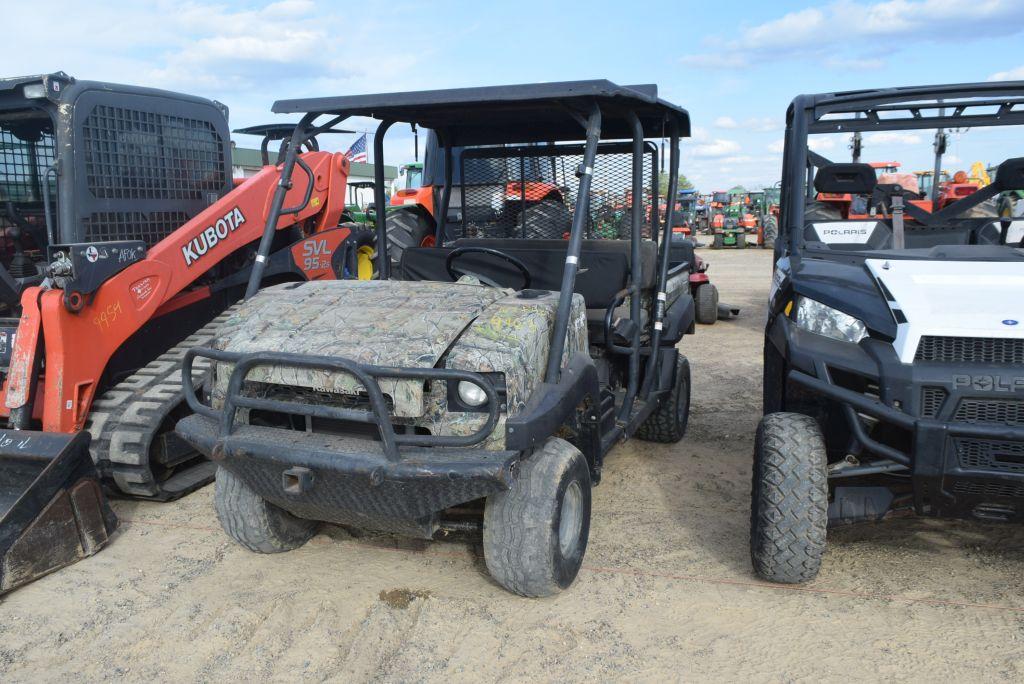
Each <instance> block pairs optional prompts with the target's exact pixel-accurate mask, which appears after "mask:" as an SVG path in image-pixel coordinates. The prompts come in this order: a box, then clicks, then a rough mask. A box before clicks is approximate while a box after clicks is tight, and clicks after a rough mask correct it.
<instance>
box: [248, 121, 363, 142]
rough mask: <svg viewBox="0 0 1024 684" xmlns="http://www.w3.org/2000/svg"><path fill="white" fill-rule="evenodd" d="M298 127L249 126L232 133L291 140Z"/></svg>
mask: <svg viewBox="0 0 1024 684" xmlns="http://www.w3.org/2000/svg"><path fill="white" fill-rule="evenodd" d="M296 126H298V124H297V123H269V124H258V125H256V126H247V127H246V128H236V129H234V130H232V131H231V132H232V133H240V134H242V135H258V136H262V137H264V138H270V139H271V140H283V139H284V138H290V137H291V136H292V133H293V132H294V131H295V127H296ZM324 133H355V131H348V130H345V129H343V128H332V129H330V130H327V131H324Z"/></svg>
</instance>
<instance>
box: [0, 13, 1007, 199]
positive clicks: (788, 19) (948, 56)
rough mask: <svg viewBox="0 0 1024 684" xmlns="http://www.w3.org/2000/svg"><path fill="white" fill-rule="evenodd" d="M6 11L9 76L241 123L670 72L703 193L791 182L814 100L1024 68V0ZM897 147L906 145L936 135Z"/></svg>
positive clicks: (689, 170) (402, 132)
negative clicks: (198, 109) (391, 101)
mask: <svg viewBox="0 0 1024 684" xmlns="http://www.w3.org/2000/svg"><path fill="white" fill-rule="evenodd" d="M3 17H4V23H5V24H6V25H7V26H8V27H17V30H7V31H5V32H4V41H3V42H2V43H0V64H2V65H3V72H4V73H3V74H2V75H3V76H20V75H27V74H37V73H46V72H52V71H58V70H62V71H65V72H67V73H68V74H70V75H72V76H74V77H76V78H79V79H83V80H104V81H113V82H119V83H129V84H133V85H143V86H151V87H157V88H164V89H169V90H176V91H180V92H187V93H190V94H194V95H201V96H204V97H209V98H213V99H217V100H219V101H221V102H223V103H225V104H226V105H228V107H229V108H230V110H231V121H230V122H231V125H232V127H233V128H237V127H243V126H249V125H254V124H260V123H267V122H269V121H276V120H286V119H287V118H288V117H277V116H275V115H272V114H271V113H270V106H271V104H272V103H273V101H274V100H276V99H281V98H290V97H313V96H328V95H348V94H361V93H380V92H394V91H401V90H419V89H433V88H448V87H464V86H483V85H498V84H511V83H530V82H541V81H563V80H578V79H589V78H606V79H609V80H611V81H614V82H616V83H619V84H631V83H655V84H657V85H658V87H659V93H660V95H661V97H663V98H664V99H667V100H669V101H671V102H673V103H675V104H678V105H681V106H683V107H685V108H687V109H688V110H689V112H690V116H691V121H692V125H693V135H692V138H690V139H688V140H686V141H684V143H683V154H682V168H681V170H682V172H683V173H684V174H685V175H686V176H687V177H688V178H689V179H690V180H691V181H692V182H693V183H694V184H695V185H697V187H698V188H700V189H701V190H703V191H711V190H714V189H724V188H727V187H731V186H732V185H735V184H742V185H745V186H747V187H748V188H758V187H763V186H765V185H771V184H772V183H773V182H774V180H775V179H777V178H778V176H779V170H780V166H781V156H782V154H781V153H782V137H783V126H784V122H785V112H786V107H787V105H788V104H789V102H790V101H791V100H792V98H793V97H794V96H795V95H797V94H800V93H813V92H829V91H837V90H851V89H861V88H874V87H890V86H906V85H922V84H929V83H948V82H969V81H986V80H1010V79H1024V51H1022V50H1020V46H1021V45H1022V44H1024V43H1022V38H1024V2H1022V1H1021V0H974V2H970V3H967V2H964V1H963V0H874V1H871V0H869V1H864V2H857V1H854V0H836V1H834V2H824V3H809V2H798V1H796V0H776V1H774V2H767V3H766V2H759V3H746V2H727V1H724V0H723V1H720V2H716V3H708V2H690V1H679V0H676V1H674V2H673V1H671V0H669V1H665V2H663V1H661V0H649V1H648V2H643V3H635V2H622V1H620V2H608V1H605V0H593V1H591V2H586V3H578V2H567V3H562V2H557V0H547V1H546V2H532V1H522V2H516V3H504V2H492V3H487V2H479V1H474V0H458V1H447V0H432V1H431V2H429V3H426V2H407V1H405V0H398V1H395V0H391V1H389V2H378V1H377V0H367V1H364V2H347V1H340V0H336V1H333V2H332V1H330V0H279V1H277V2H266V1H262V0H250V1H242V0H236V1H226V2H219V3H218V2H205V3H198V2H190V1H189V0H173V1H170V0H168V1H165V0H155V1H145V0H135V1H134V2H125V3H120V2H94V3H82V2H81V0H73V1H71V0H35V1H34V2H19V3H13V2H12V3H5V7H4V9H3ZM293 118H294V117H293ZM352 123H355V127H356V128H360V129H363V128H369V127H370V124H369V122H365V121H362V122H360V121H357V122H352ZM236 139H237V142H238V144H239V145H243V146H253V147H254V146H257V145H258V143H259V141H258V139H254V138H252V137H250V136H237V138H236ZM350 142H351V137H348V138H342V139H340V140H339V141H337V142H334V143H327V144H326V145H325V147H326V146H330V145H333V146H334V147H340V148H341V149H344V148H345V147H347V145H348V144H349V143H350ZM885 142H886V143H887V144H888V145H890V146H894V147H890V149H891V150H893V154H896V153H899V146H900V145H912V144H914V145H920V143H922V142H925V143H930V139H926V136H918V139H916V140H912V139H911V138H905V139H904V140H903V141H902V142H901V141H900V140H899V139H897V138H892V139H888V140H886V141H885ZM926 146H927V145H925V146H923V147H921V149H922V150H923V149H924V147H926ZM831 147H833V148H837V149H838V148H840V147H841V143H839V144H837V143H835V142H833V143H831ZM889 151H890V150H887V152H889ZM879 154H880V152H879ZM915 154H919V153H915ZM869 156H872V154H871V149H870V147H867V148H866V150H865V157H869ZM919 156H920V155H919ZM411 159H412V140H411V136H410V134H409V132H408V129H407V128H406V127H395V128H393V129H392V132H391V133H389V134H388V137H387V139H386V143H385V161H386V163H389V164H396V163H402V162H406V161H411ZM996 161H998V160H996Z"/></svg>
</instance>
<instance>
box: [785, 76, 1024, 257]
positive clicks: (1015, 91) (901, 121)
mask: <svg viewBox="0 0 1024 684" xmlns="http://www.w3.org/2000/svg"><path fill="white" fill-rule="evenodd" d="M1013 125H1024V81H1004V82H992V83H961V84H952V85H934V86H914V87H907V88H886V89H879V90H859V91H849V92H839V93H822V94H818V95H799V96H797V97H796V98H795V99H794V100H793V102H792V103H791V104H790V106H789V110H788V111H787V112H786V136H785V147H784V152H783V156H782V193H781V198H780V202H781V207H780V217H779V228H780V230H785V231H786V239H784V240H778V241H776V247H775V250H776V252H775V258H776V259H778V258H780V257H781V256H782V255H783V254H784V253H790V254H792V253H797V252H799V251H800V249H801V247H802V241H803V237H802V236H803V224H804V205H805V201H804V200H805V197H804V196H803V194H801V192H800V190H801V189H804V190H805V191H806V192H807V193H811V192H812V185H813V184H812V181H813V172H814V168H815V167H820V166H822V165H824V164H828V163H830V162H829V160H828V159H826V158H825V157H823V156H822V155H820V154H817V153H816V152H814V151H813V150H810V149H809V148H808V146H807V138H808V136H809V135H811V134H818V133H861V132H866V131H899V130H910V129H927V128H935V129H937V130H938V131H939V132H940V134H941V131H942V129H944V128H965V127H982V126H1013ZM857 152H859V150H855V154H857ZM998 192H999V188H998V186H997V184H995V183H993V184H992V186H989V187H987V188H982V189H981V190H979V191H978V192H976V193H973V194H971V195H968V196H967V197H965V198H964V199H961V200H958V201H956V202H954V203H952V204H950V205H949V206H947V207H945V208H944V209H942V210H940V211H937V212H934V213H932V214H928V213H927V212H924V211H920V212H915V211H913V210H911V211H910V214H911V215H912V216H914V218H915V219H917V220H919V221H922V222H924V223H930V224H936V223H940V222H941V221H943V220H947V219H949V218H952V217H954V216H957V215H959V214H961V213H963V212H964V211H967V210H968V209H969V208H971V207H973V206H976V205H978V204H980V203H981V202H983V201H984V200H986V199H989V198H991V197H993V196H994V195H995V194H998ZM904 209H906V206H905V207H904Z"/></svg>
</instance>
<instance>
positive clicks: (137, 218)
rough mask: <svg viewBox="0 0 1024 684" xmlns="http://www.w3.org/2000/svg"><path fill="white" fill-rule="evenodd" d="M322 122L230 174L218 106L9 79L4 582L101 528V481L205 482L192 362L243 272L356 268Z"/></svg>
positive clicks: (71, 83) (2, 325)
mask: <svg viewBox="0 0 1024 684" xmlns="http://www.w3.org/2000/svg"><path fill="white" fill-rule="evenodd" d="M327 130H329V126H328V127H321V128H320V129H312V128H310V129H308V130H304V135H303V140H304V141H305V142H304V148H303V150H295V151H294V154H292V155H291V156H290V157H289V159H290V160H291V162H290V165H289V166H287V167H281V166H276V165H273V164H268V165H267V166H265V167H264V168H263V169H262V170H261V171H260V172H259V173H257V174H256V175H255V176H253V177H252V178H249V179H246V180H245V181H244V182H241V183H240V184H239V185H237V186H235V185H234V184H233V181H232V178H231V158H230V152H231V148H230V139H229V136H228V125H227V110H226V108H224V107H223V106H222V105H220V104H219V103H216V102H212V101H209V100H204V99H201V98H197V97H191V96H187V95H179V94H175V93H169V92H164V91H158V90H152V89H148V88H136V87H130V86H121V85H115V84H106V83H93V82H87V81H77V80H75V79H74V78H71V77H69V76H67V75H66V74H64V73H55V74H49V75H43V76H33V77H24V78H10V79H2V80H0V238H2V240H0V382H2V386H0V420H3V421H4V422H5V423H6V428H7V429H6V430H0V593H3V592H4V591H7V590H10V589H12V588H14V587H16V586H18V585H20V584H23V583H25V582H27V581H30V580H31V579H34V578H35V577H38V576H39V575H41V574H44V573H46V572H49V571H52V570H54V569H57V568H59V567H61V566H63V565H66V564H68V563H70V562H74V561H75V560H77V559H79V558H81V557H84V556H87V555H90V554H92V553H94V552H95V551H96V550H97V549H99V548H101V547H102V546H103V545H104V544H105V543H106V542H107V540H108V538H109V536H110V534H111V533H112V532H113V530H114V528H115V526H116V524H117V522H116V518H115V516H114V514H113V513H112V511H111V509H110V507H109V505H108V504H107V503H106V500H105V499H104V495H103V491H102V490H103V489H106V490H108V491H114V492H116V493H120V494H123V495H128V496H132V497H139V498H147V499H154V500H164V501H165V500H170V499H174V498H176V497H179V496H182V495H184V494H186V493H188V492H190V491H193V490H194V489H196V488H197V487H199V486H202V485H203V484H205V483H207V482H209V481H210V479H211V478H212V475H213V465H212V464H210V463H209V462H208V461H206V459H205V458H203V457H202V455H201V454H199V453H198V452H197V451H195V450H194V449H193V448H192V447H191V446H189V445H188V444H187V443H186V442H184V441H183V440H181V439H180V438H178V437H177V436H176V435H175V434H174V432H173V426H174V424H175V423H176V422H177V421H178V420H179V419H180V418H182V417H183V416H184V415H186V413H187V407H186V406H185V404H184V401H183V398H182V386H181V374H180V367H181V359H182V357H183V356H184V353H185V351H186V349H188V348H190V347H194V346H196V345H202V344H207V343H208V342H209V341H210V339H211V337H212V335H213V331H214V330H215V329H216V327H217V325H218V321H219V320H220V317H222V316H223V315H224V312H225V311H228V310H229V307H230V306H232V305H233V304H234V303H235V302H236V301H237V300H239V299H240V298H241V297H242V294H243V292H245V291H246V288H247V284H249V285H250V286H251V288H252V290H253V291H255V289H258V288H259V287H260V286H261V285H262V284H264V283H266V282H270V283H279V282H282V281H287V280H322V279H334V278H343V277H353V276H354V275H355V274H356V273H357V271H358V268H357V259H358V256H357V255H358V253H359V248H360V247H365V246H366V245H367V244H372V241H373V236H372V233H371V232H370V231H361V232H360V231H357V230H353V229H351V228H342V227H339V226H338V222H339V218H340V216H341V214H342V212H343V210H344V204H345V182H346V178H347V173H348V169H349V162H348V160H347V159H345V157H344V155H342V154H334V153H327V152H321V151H319V150H318V148H317V144H316V135H317V134H318V133H320V132H326V131H327ZM268 137H272V136H271V134H269V133H268ZM284 139H285V140H290V139H291V136H290V135H288V136H286V137H285V138H284ZM284 145H285V147H286V146H287V143H284ZM284 169H287V170H284ZM293 169H295V170H296V173H295V176H296V177H295V178H294V179H293V178H292V170H293ZM270 215H273V216H274V217H275V220H274V221H273V222H272V223H268V222H267V220H266V219H267V217H268V216H270ZM258 244H259V245H262V251H260V252H259V256H257V245H258ZM254 266H256V267H258V271H259V277H258V278H256V279H250V275H251V273H252V271H253V270H254ZM197 370H198V372H197V373H196V374H195V381H196V382H198V381H199V378H200V376H201V374H202V369H197ZM101 486H102V489H101Z"/></svg>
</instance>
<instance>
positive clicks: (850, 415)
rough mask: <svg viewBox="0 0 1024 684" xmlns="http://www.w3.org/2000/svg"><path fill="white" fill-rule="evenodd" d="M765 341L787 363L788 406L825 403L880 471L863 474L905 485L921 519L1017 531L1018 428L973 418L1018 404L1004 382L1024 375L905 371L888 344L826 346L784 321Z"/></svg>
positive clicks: (918, 366) (924, 367)
mask: <svg viewBox="0 0 1024 684" xmlns="http://www.w3.org/2000/svg"><path fill="white" fill-rule="evenodd" d="M769 335H770V341H769V343H770V344H775V345H776V346H777V347H778V348H779V349H781V350H782V351H783V355H784V357H785V358H786V360H787V364H788V373H787V378H786V379H787V387H788V389H787V391H786V394H787V397H788V396H791V395H793V394H800V395H803V396H804V397H808V396H809V397H818V398H819V399H820V398H825V399H827V400H829V401H828V402H825V403H826V404H828V405H829V406H830V410H829V414H830V419H831V420H834V421H838V422H839V423H840V424H841V425H843V426H844V427H846V428H848V430H849V446H848V450H849V451H850V453H854V454H858V453H863V454H865V455H868V456H871V457H873V458H874V459H875V462H876V463H882V464H885V467H884V469H878V470H876V472H874V473H871V471H864V472H865V473H866V474H879V473H900V474H904V475H909V476H910V481H911V483H912V489H913V505H914V508H915V510H916V511H917V512H918V513H919V514H923V515H936V516H948V517H974V518H984V519H996V520H1016V521H1024V425H1021V424H1019V422H1016V421H1015V420H1014V419H1012V418H1011V419H1009V420H1003V421H1002V422H994V421H991V420H990V417H985V416H984V415H983V414H979V412H978V411H977V410H975V409H976V407H978V406H984V407H1001V408H1004V409H1005V407H1007V406H1009V407H1014V406H1017V405H1018V403H1019V402H1024V381H1022V382H1016V383H1015V382H1013V381H1012V378H1010V376H1011V375H1013V376H1017V375H1020V376H1024V369H1015V368H1008V367H1006V366H986V365H979V364H949V363H937V362H916V363H913V364H903V363H900V361H899V359H898V358H897V356H896V352H895V350H894V349H893V347H892V345H889V344H886V343H885V342H882V341H880V340H864V341H862V342H861V343H860V344H858V345H854V344H849V343H845V342H839V341H836V340H831V339H829V338H826V337H822V336H820V335H815V334H813V333H809V332H807V331H804V330H801V329H799V328H797V327H796V326H795V325H793V324H792V322H791V321H789V319H786V318H785V317H783V316H779V317H778V318H777V319H776V321H775V324H774V325H773V327H772V329H771V331H770V333H769ZM864 387H870V391H869V392H865V391H864ZM1013 410H1019V409H1013ZM998 415H1004V416H1005V415H1006V414H998ZM1009 415H1011V416H1012V415H1013V413H1012V411H1011V413H1010V414H1009ZM865 417H867V418H869V419H870V420H865V419H864V418H865ZM965 417H968V418H970V419H967V420H965V419H964V418H965ZM872 422H874V423H875V424H874V425H872ZM833 424H834V423H833ZM829 427H830V428H831V425H830V426H829ZM830 431H831V430H830ZM856 472H857V471H856V470H850V471H849V472H844V471H842V470H834V471H833V474H832V476H831V477H832V478H833V479H834V480H836V481H838V482H842V481H843V480H842V479H841V478H845V477H848V476H849V475H850V474H852V473H856Z"/></svg>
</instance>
